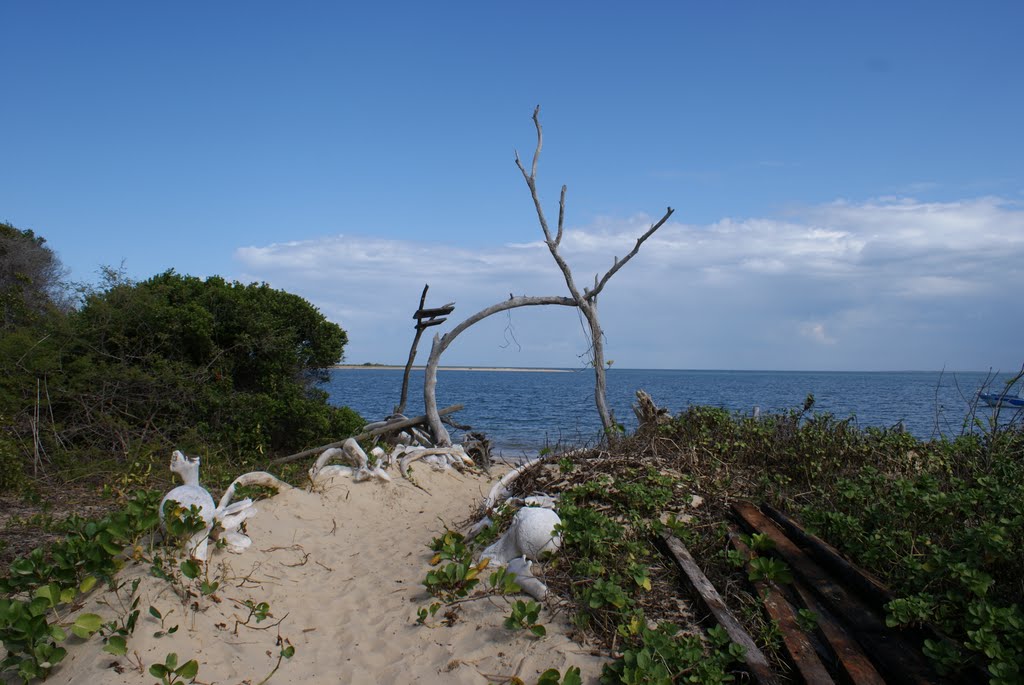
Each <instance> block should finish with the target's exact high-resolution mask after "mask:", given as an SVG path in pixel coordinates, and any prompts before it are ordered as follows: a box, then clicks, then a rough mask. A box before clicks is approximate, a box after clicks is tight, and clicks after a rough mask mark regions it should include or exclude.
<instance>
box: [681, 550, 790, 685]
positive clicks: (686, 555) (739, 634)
mask: <svg viewBox="0 0 1024 685" xmlns="http://www.w3.org/2000/svg"><path fill="white" fill-rule="evenodd" d="M663 539H664V540H665V544H667V545H668V549H669V552H671V553H672V556H673V557H674V558H675V560H676V563H677V564H679V568H681V569H682V570H683V573H685V574H686V577H687V578H689V580H690V583H691V584H692V585H693V589H694V590H696V591H697V594H698V595H700V598H701V600H702V601H703V602H704V604H705V606H707V608H708V611H710V612H711V613H712V614H713V615H714V617H715V620H716V621H718V623H719V625H721V626H722V627H723V628H725V632H726V633H728V634H729V639H730V640H732V641H733V642H735V643H736V644H738V645H740V646H741V647H743V649H744V655H743V660H744V661H745V662H746V664H747V668H748V669H749V670H750V674H751V675H752V676H753V677H754V680H755V681H757V682H758V683H761V685H777V684H778V683H779V679H778V678H776V677H775V674H774V673H773V672H772V669H771V667H770V666H769V665H768V659H766V658H765V656H764V653H763V652H762V651H761V650H760V649H758V648H757V645H756V644H754V640H753V639H751V637H750V635H748V634H747V632H746V631H745V630H743V627H742V626H741V625H740V624H739V621H737V620H736V619H735V617H733V615H732V613H730V612H729V609H728V608H727V607H726V606H725V601H724V600H723V599H722V596H721V595H719V594H718V590H716V589H715V586H714V585H712V584H711V581H710V580H708V577H707V576H706V575H704V572H703V571H701V570H700V567H699V566H697V562H696V561H694V559H693V556H692V555H691V554H690V551H689V550H688V549H686V545H684V544H683V542H682V541H681V540H680V539H679V538H677V537H674V536H672V535H664V536H663Z"/></svg>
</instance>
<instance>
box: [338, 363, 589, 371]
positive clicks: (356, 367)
mask: <svg viewBox="0 0 1024 685" xmlns="http://www.w3.org/2000/svg"><path fill="white" fill-rule="evenodd" d="M331 368H332V369H345V370H368V371H372V370H374V369H389V370H390V369H398V370H404V369H405V367H404V366H391V365H390V364H337V365H335V366H332V367H331ZM412 368H413V370H414V371H422V370H423V368H424V367H422V366H413V367H412ZM437 370H438V371H526V372H529V373H572V370H570V369H533V368H516V367H513V366H439V367H438V368H437Z"/></svg>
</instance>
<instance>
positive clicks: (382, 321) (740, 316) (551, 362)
mask: <svg viewBox="0 0 1024 685" xmlns="http://www.w3.org/2000/svg"><path fill="white" fill-rule="evenodd" d="M680 216H685V209H684V210H683V211H678V212H677V213H676V214H675V217H680ZM656 219H657V217H651V216H647V215H644V214H637V215H634V216H631V217H628V218H625V219H616V218H603V219H600V220H597V221H595V222H593V223H592V224H590V225H587V226H569V227H567V228H566V231H565V236H564V239H563V241H562V254H563V256H564V257H565V258H566V260H567V261H568V263H569V264H570V265H571V266H572V268H573V272H574V275H575V278H576V281H577V284H578V285H580V287H583V286H584V285H587V284H590V283H592V282H593V279H594V276H595V275H603V274H604V272H605V271H607V269H608V268H609V267H610V266H611V265H612V260H613V257H615V256H618V257H622V256H623V255H625V254H626V253H627V252H629V250H630V249H632V247H633V245H634V243H635V241H636V238H637V237H638V236H640V235H641V234H642V233H643V232H644V231H645V230H646V229H647V228H648V227H649V226H650V224H651V223H652V222H653V221H655V220H656ZM481 230H486V227H483V228H482V229H481ZM540 235H541V232H540V228H539V227H537V226H529V227H525V228H524V231H523V234H522V235H519V236H509V238H510V239H513V240H514V239H516V238H518V239H519V241H518V242H513V241H512V240H510V241H507V242H503V243H498V242H497V240H496V241H495V244H494V245H491V246H486V247H472V248H469V247H460V246H457V245H447V244H443V243H438V242H427V241H409V240H386V239H381V238H373V237H369V236H367V235H360V234H358V233H354V234H347V233H346V234H339V235H327V236H323V237H319V238H314V239H307V240H298V241H291V242H283V243H274V244H269V245H262V246H248V247H242V248H239V249H237V250H236V252H235V258H236V261H237V262H238V264H239V268H240V271H241V273H242V274H243V275H242V280H260V281H266V282H268V283H270V284H271V285H273V286H274V287H278V288H283V289H285V290H288V291H291V292H295V293H297V294H300V295H302V296H303V297H305V298H307V299H309V300H310V301H311V302H313V303H314V304H316V305H317V306H318V307H319V308H320V309H321V311H322V312H323V313H324V314H325V315H326V316H327V317H328V318H329V319H331V320H332V321H336V322H338V323H339V324H341V326H342V327H343V328H345V329H346V330H347V331H348V334H349V341H350V342H349V346H348V348H347V350H346V359H347V361H350V362H353V363H362V362H380V363H404V361H405V358H406V356H407V354H408V349H409V344H410V342H411V340H412V335H413V327H412V318H411V314H412V312H413V310H414V309H415V308H416V305H417V304H418V301H419V295H420V291H421V289H422V287H423V284H424V283H429V284H430V294H429V296H428V306H430V305H434V306H436V305H440V304H442V303H446V302H449V301H455V302H456V310H455V313H454V314H453V315H452V317H451V318H450V323H448V324H445V325H444V326H441V327H439V328H435V329H432V330H430V331H429V332H430V333H434V332H444V331H445V330H448V329H450V327H451V325H453V324H454V323H457V322H458V321H461V320H462V319H464V318H465V317H467V316H469V315H470V314H472V313H474V312H476V311H478V310H480V309H482V308H484V307H486V306H488V305H490V304H493V303H495V302H497V301H499V300H502V299H504V298H506V297H508V296H509V294H516V295H564V294H567V289H566V286H565V283H564V281H562V278H561V274H560V272H559V271H558V268H557V267H556V265H555V263H554V261H553V260H552V258H551V256H550V254H549V253H548V251H547V248H546V246H545V245H544V243H543V242H542V241H541V240H539V239H537V238H539V237H540ZM531 238H532V239H531ZM524 239H525V240H524ZM1022 263H1024V210H1022V207H1021V206H1020V204H1019V203H1015V202H1012V201H1009V200H1007V199H1005V198H999V197H989V196H987V197H978V198H971V199H964V200H959V201H954V202H921V201H917V200H914V199H912V198H907V197H884V198H878V199H873V200H869V201H864V202H851V201H845V200H837V201H835V202H831V203H827V204H822V205H816V206H810V207H803V208H799V209H796V210H792V211H790V212H788V213H787V214H786V215H785V216H784V217H781V218H779V217H771V218H763V217H751V218H723V219H721V220H719V221H716V222H714V223H710V224H704V225H694V224H687V223H681V222H677V221H670V222H668V223H667V224H666V225H665V226H663V227H662V228H661V229H660V230H659V231H658V232H657V233H656V234H655V235H654V236H652V237H651V239H650V240H648V241H647V242H646V243H645V244H644V246H643V247H642V248H641V250H640V253H639V254H638V255H637V256H636V257H635V258H634V259H633V260H632V261H631V262H630V263H629V264H628V265H626V266H625V267H624V268H623V269H622V270H621V271H619V272H618V273H617V274H616V275H615V276H614V277H613V278H612V279H611V281H610V282H609V283H608V285H607V287H606V289H605V290H604V292H603V293H602V296H601V298H600V314H601V321H602V325H603V327H604V329H605V334H606V338H607V341H606V347H607V352H606V354H607V357H608V358H609V359H613V360H615V364H616V365H617V366H619V367H623V368H709V369H794V370H800V369H825V370H900V369H910V370H917V369H921V370H934V369H941V368H947V369H950V370H986V369H988V368H995V369H997V370H1002V371H1012V370H1015V369H1016V368H1019V367H1020V364H1021V361H1022V357H1024V355H1022V349H1021V345H1020V314H1021V309H1022V307H1021V304H1020V293H1021V292H1022V291H1024V269H1022V267H1021V264H1022ZM587 347H588V343H587V340H586V339H585V337H584V334H583V328H582V327H581V325H580V323H579V321H578V314H577V313H576V312H575V310H573V309H571V308H566V307H531V308H525V309H518V310H513V311H511V312H509V313H508V314H504V313H503V314H499V315H496V316H494V317H491V319H488V320H487V321H485V322H483V323H481V324H478V325H477V326H474V327H473V328H471V329H470V330H469V331H467V332H466V333H465V334H463V336H461V337H460V338H459V340H458V342H456V343H455V344H454V345H453V346H452V347H451V348H450V349H449V350H448V351H447V352H446V354H445V358H444V362H445V363H447V364H473V365H487V366H558V367H579V366H582V365H584V364H585V354H586V350H587ZM428 349H429V340H424V341H423V342H422V343H421V347H420V356H419V359H420V360H421V361H422V360H423V359H425V358H426V355H427V351H428Z"/></svg>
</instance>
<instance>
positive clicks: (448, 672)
mask: <svg viewBox="0 0 1024 685" xmlns="http://www.w3.org/2000/svg"><path fill="white" fill-rule="evenodd" d="M415 475H416V477H417V478H418V479H419V482H420V483H421V484H422V485H423V486H424V487H425V488H427V489H428V490H429V491H430V493H431V494H430V495H428V494H427V493H425V492H423V491H422V490H419V489H417V488H415V487H414V486H413V485H411V484H410V483H408V482H406V481H404V480H402V479H401V478H400V477H399V478H396V480H395V482H392V483H380V482H377V481H370V482H364V483H352V482H351V481H350V480H347V479H341V480H336V481H334V484H333V485H332V486H331V487H330V488H328V489H327V490H326V491H325V492H323V493H307V492H304V491H299V490H297V491H292V492H286V493H282V494H280V495H278V496H276V497H274V498H273V499H271V500H267V501H263V502H260V503H258V504H257V506H258V508H259V513H258V514H257V515H256V516H255V517H254V518H252V519H250V520H249V521H248V531H249V533H250V535H251V537H252V539H253V546H252V547H251V548H250V549H249V550H247V551H246V552H245V553H243V554H241V555H234V554H229V553H227V552H226V551H222V550H218V551H212V554H211V564H210V567H211V574H212V575H213V576H216V575H217V573H218V569H222V570H223V575H224V577H223V580H222V583H221V587H220V589H218V591H217V592H216V595H217V597H219V598H220V600H221V601H220V603H217V602H215V601H213V600H211V599H210V598H208V597H207V598H203V599H200V600H198V609H199V610H198V611H193V610H192V609H191V608H189V606H184V605H183V603H182V601H181V600H180V599H179V598H178V597H177V596H176V595H175V594H174V592H173V591H172V589H171V588H170V586H169V585H168V583H167V582H166V581H163V580H160V579H157V578H153V577H151V576H149V575H148V574H149V565H148V564H140V565H137V566H130V567H129V568H126V569H125V571H124V572H123V573H122V576H121V577H122V578H125V579H131V578H134V577H142V582H141V585H140V587H139V595H140V596H141V601H140V603H139V608H140V609H141V610H142V611H141V614H140V617H139V622H138V627H137V628H136V630H135V633H134V635H133V636H132V637H131V638H130V639H129V641H128V650H129V652H128V653H129V656H132V655H133V654H137V655H138V657H139V658H141V662H142V664H143V665H144V670H143V672H140V671H139V669H138V667H137V666H136V667H135V668H134V669H133V667H132V661H136V659H135V657H134V656H132V659H129V658H127V657H114V656H111V655H110V654H107V653H105V652H103V651H102V641H101V638H100V636H99V635H95V636H93V637H92V638H91V639H89V640H87V641H84V642H83V641H81V640H78V639H77V638H70V639H69V640H68V643H67V646H68V649H69V654H68V656H67V657H66V659H65V660H64V661H63V662H62V663H61V664H60V665H59V666H58V667H57V668H56V669H55V670H54V672H53V674H52V675H51V677H50V679H49V680H48V681H47V682H49V683H73V684H76V685H92V684H95V683H132V684H136V683H146V684H147V685H150V684H152V683H153V682H154V681H155V680H156V679H155V678H154V677H153V676H151V675H149V673H148V669H149V666H150V665H151V664H153V663H157V662H160V663H162V662H163V661H164V657H165V656H166V655H167V653H168V652H176V653H177V654H178V657H179V663H184V662H185V661H187V660H189V659H196V660H198V662H199V673H198V675H197V677H196V682H198V683H207V684H211V685H212V684H214V683H217V684H221V685H242V684H248V685H256V684H257V683H259V682H260V681H261V680H262V679H263V678H265V677H266V675H267V674H268V673H270V671H271V670H272V669H273V667H274V664H275V662H276V661H277V655H278V652H279V651H280V648H279V647H278V646H277V645H276V640H277V637H278V630H280V635H281V636H282V637H285V638H288V639H289V640H290V641H291V644H292V645H294V646H295V655H294V657H292V658H291V659H290V660H285V661H284V662H283V663H282V664H281V668H280V670H278V672H277V673H276V674H274V676H273V678H271V680H270V681H269V683H273V684H279V685H280V684H284V683H302V684H303V685H315V684H319V683H332V684H333V683H467V684H468V683H473V684H480V683H489V682H505V681H507V679H509V678H510V677H511V676H518V677H519V678H521V679H522V680H523V681H525V682H526V683H528V684H530V685H532V683H534V682H536V680H537V677H538V676H539V674H540V673H542V672H543V671H544V670H546V669H548V668H557V669H559V670H561V671H563V672H564V670H565V669H566V668H567V667H568V666H571V665H576V666H579V667H581V668H582V669H583V676H584V682H597V676H598V674H599V673H600V668H601V663H602V660H601V659H600V658H598V657H595V656H591V655H590V653H589V652H590V650H589V649H588V648H586V647H581V646H580V645H578V644H576V643H574V642H572V641H570V640H569V639H568V638H567V637H565V631H566V630H567V628H568V626H567V623H566V621H567V617H566V616H565V615H558V616H555V615H553V614H552V613H551V612H550V611H549V610H545V611H543V612H542V614H541V619H540V622H541V623H542V624H544V625H545V627H546V628H547V630H548V634H547V636H546V637H544V638H542V639H535V638H533V637H531V636H530V635H529V634H528V633H527V632H526V631H511V630H507V629H505V628H504V627H503V626H502V621H503V619H504V617H505V616H506V615H507V614H508V613H509V610H508V609H507V606H506V603H505V601H504V600H502V599H485V600H479V601H475V602H470V603H467V604H464V605H463V612H462V619H461V620H460V621H459V622H458V623H457V624H456V625H455V626H453V627H446V626H443V625H441V614H440V613H439V614H438V615H437V616H436V617H435V618H434V619H432V621H431V624H432V627H424V626H417V625H416V610H417V609H418V608H419V607H421V606H427V605H428V604H429V603H430V601H431V598H430V596H429V595H427V593H426V591H425V590H424V588H423V585H422V581H423V578H424V576H425V575H426V573H427V571H428V570H429V568H430V567H429V565H428V561H429V559H430V557H431V554H432V553H431V552H430V550H429V549H428V548H427V546H426V545H427V543H428V542H429V541H430V539H431V538H433V537H434V536H436V535H438V534H439V533H440V532H441V531H443V530H444V527H445V525H446V524H447V525H448V526H450V527H454V526H455V524H456V522H460V521H462V520H463V519H465V518H467V517H468V516H469V514H470V513H471V512H472V510H473V508H474V507H475V505H476V504H477V503H478V502H480V501H481V500H482V498H483V496H484V495H485V494H486V493H487V491H488V490H489V489H490V485H491V482H490V481H488V479H486V478H484V477H482V476H481V477H475V476H467V475H460V474H457V473H455V472H434V471H431V470H430V469H428V468H426V467H425V466H421V467H419V468H417V469H416V474H415ZM122 594H124V593H122ZM247 599H248V600H252V601H253V602H254V603H258V602H267V603H268V604H269V605H270V611H271V613H272V614H273V618H272V619H268V620H266V621H264V622H262V623H259V624H257V623H256V622H255V621H251V622H250V626H249V627H247V626H242V627H239V628H238V634H237V635H236V634H235V633H234V630H233V628H234V625H235V621H236V618H238V619H244V618H245V617H246V615H247V614H248V610H246V609H245V608H243V607H242V606H241V604H242V603H243V602H245V600H247ZM523 599H529V598H528V597H523ZM88 600H89V601H88V602H87V603H86V606H85V607H84V608H83V609H82V611H95V612H96V613H99V614H100V615H101V616H103V617H104V619H111V618H114V617H115V616H116V615H117V614H118V611H117V610H115V609H116V608H117V607H118V601H117V598H116V597H115V595H114V593H112V592H109V591H106V590H95V591H93V593H92V595H91V596H90V597H89V598H88ZM104 603H105V604H106V605H105V604H104ZM107 605H110V606H107ZM150 605H153V606H155V607H156V608H157V609H158V610H159V611H160V612H162V613H163V614H164V615H165V617H167V618H166V621H165V627H168V628H169V627H171V626H173V625H179V626H180V627H179V629H178V631H177V633H175V634H174V635H170V636H163V637H160V638H156V637H154V636H153V633H154V632H155V631H157V630H159V628H160V625H159V621H157V620H156V619H155V618H153V617H151V616H150V615H149V613H148V608H149V606H150ZM286 615H287V616H286ZM282 618H283V620H282V621H281V623H280V626H279V628H268V629H265V630H263V629H262V628H264V627H266V626H268V625H269V624H271V623H273V622H275V621H277V620H279V619H282ZM253 627H256V628H261V630H254V629H252V628H253ZM115 663H116V664H117V665H118V668H116V669H115V668H114V664H115ZM118 670H123V672H122V673H118V672H117V671H118Z"/></svg>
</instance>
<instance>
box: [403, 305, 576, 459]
mask: <svg viewBox="0 0 1024 685" xmlns="http://www.w3.org/2000/svg"><path fill="white" fill-rule="evenodd" d="M547 304H558V305H562V306H565V307H575V306H576V301H575V300H573V299H572V298H570V297H561V296H557V295H553V296H548V297H543V296H541V297H526V296H522V297H510V298H509V299H507V300H505V301H504V302H499V303H498V304H492V305H491V306H490V307H487V308H486V309H481V310H480V311H478V312H477V313H476V314H474V315H473V316H471V317H469V318H468V319H466V320H465V321H463V322H462V323H460V324H459V325H458V326H456V327H455V328H453V329H452V330H450V331H448V332H447V333H445V334H444V335H442V336H440V337H439V336H436V335H435V336H434V343H433V345H431V347H430V358H429V359H428V360H427V368H426V370H425V371H424V377H423V407H424V410H425V412H426V416H427V421H428V422H429V423H430V430H431V432H433V434H434V441H435V442H436V443H437V444H438V445H443V446H446V447H450V446H451V444H452V439H451V436H449V435H448V429H446V428H445V427H444V424H443V423H441V417H440V415H439V414H438V412H437V399H436V398H435V395H434V389H435V388H436V387H437V367H438V364H439V363H440V361H441V354H442V353H443V352H444V351H445V350H446V349H448V346H449V345H451V344H452V341H453V340H455V338H457V337H458V336H459V334H460V333H462V332H463V331H464V330H466V329H467V328H469V327H470V326H472V325H473V324H475V323H477V322H479V321H483V320H484V319H486V318H487V317H488V316H491V315H492V314H497V313H499V312H504V311H507V310H509V309H515V308H517V307H533V306H538V305H547Z"/></svg>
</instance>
